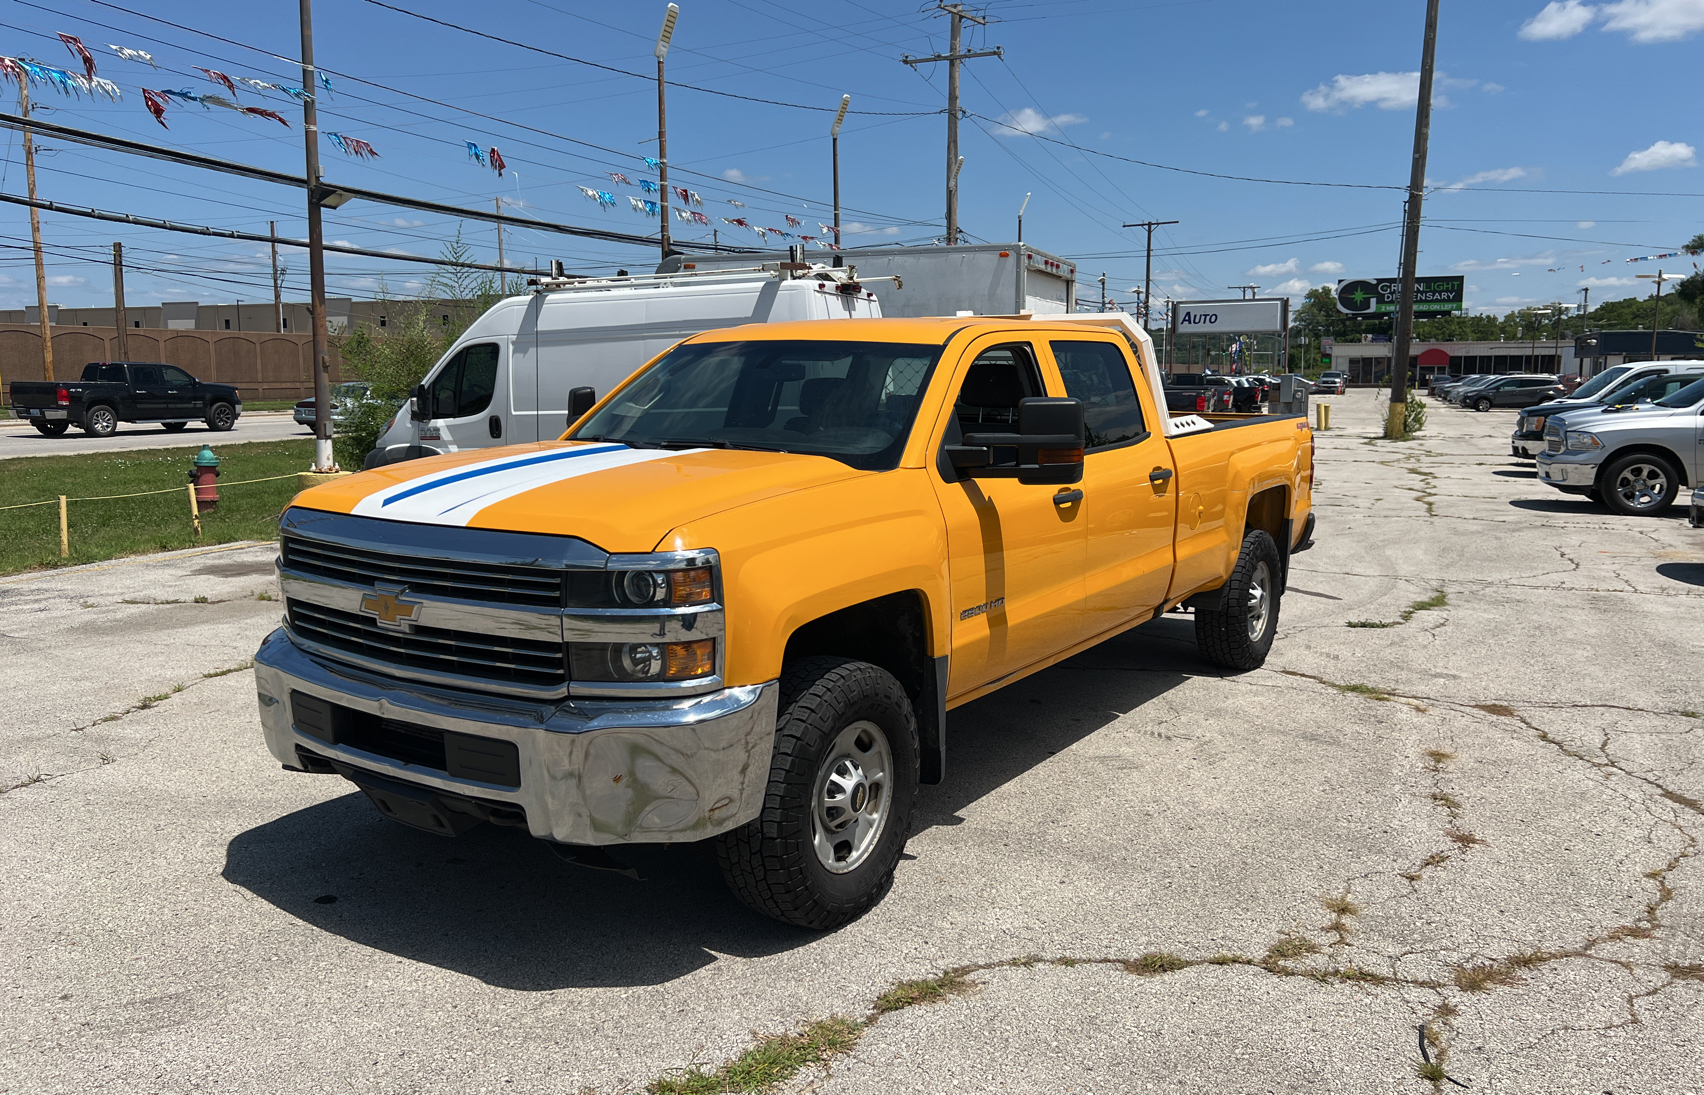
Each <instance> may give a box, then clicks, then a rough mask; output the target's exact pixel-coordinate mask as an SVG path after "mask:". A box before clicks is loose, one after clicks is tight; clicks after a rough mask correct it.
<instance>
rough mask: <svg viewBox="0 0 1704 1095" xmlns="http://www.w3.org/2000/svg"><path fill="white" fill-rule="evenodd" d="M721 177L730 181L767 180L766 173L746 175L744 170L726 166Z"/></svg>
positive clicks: (749, 181)
mask: <svg viewBox="0 0 1704 1095" xmlns="http://www.w3.org/2000/svg"><path fill="white" fill-rule="evenodd" d="M722 177H723V178H724V179H727V180H728V181H729V182H731V183H759V182H768V181H769V176H768V175H747V174H746V173H745V172H744V171H741V170H740V169H739V168H737V167H730V168H728V169H727V170H726V171H724V172H722Z"/></svg>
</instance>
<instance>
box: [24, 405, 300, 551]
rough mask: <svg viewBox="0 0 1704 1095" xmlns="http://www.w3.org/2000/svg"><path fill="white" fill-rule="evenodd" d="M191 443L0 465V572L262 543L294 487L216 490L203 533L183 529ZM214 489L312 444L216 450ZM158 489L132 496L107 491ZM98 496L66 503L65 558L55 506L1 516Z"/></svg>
mask: <svg viewBox="0 0 1704 1095" xmlns="http://www.w3.org/2000/svg"><path fill="white" fill-rule="evenodd" d="M200 450H201V445H200V443H195V444H189V445H185V446H184V447H183V448H174V449H141V450H136V451H130V452H115V453H111V454H98V453H84V454H79V455H71V456H30V457H21V458H18V459H13V460H0V574H16V573H18V572H19V571H25V570H35V569H39V568H43V567H57V566H75V565H77V564H79V563H95V562H100V561H102V560H105V559H114V558H118V557H120V556H124V555H139V554H143V553H146V552H152V551H174V550H177V549H180V548H188V547H197V546H200V545H205V544H220V543H228V542H230V541H232V540H270V539H273V538H274V537H276V536H277V535H278V515H279V514H280V513H281V512H283V509H284V507H285V506H286V505H288V504H289V502H290V499H291V498H292V497H294V496H295V494H296V491H297V489H298V488H297V486H296V481H295V480H294V479H293V478H282V479H276V480H274V481H272V482H266V483H247V484H245V485H241V486H237V485H233V486H231V487H230V488H229V489H226V488H224V487H223V486H222V487H221V489H220V492H219V493H220V501H219V505H218V507H217V508H215V509H214V510H212V511H211V512H209V513H204V514H202V516H201V527H202V537H201V539H199V540H197V539H196V538H195V529H194V527H193V525H191V523H190V516H189V498H188V495H187V493H186V492H185V489H184V488H185V487H187V485H188V483H189V469H190V461H191V460H192V459H193V458H194V456H195V454H196V453H197V452H199V451H200ZM213 451H214V453H215V454H216V455H217V456H218V457H219V473H220V481H221V483H231V484H237V483H239V482H241V481H243V480H249V479H266V478H268V477H271V476H288V475H289V474H290V473H292V472H298V471H302V470H304V469H306V468H307V467H308V465H309V464H310V463H312V461H313V439H312V438H302V439H299V440H289V441H262V442H251V443H249V444H244V445H230V446H219V445H215V446H214V448H213ZM143 491H164V492H165V493H161V494H152V495H148V494H144V495H142V496H140V497H135V498H108V497H107V496H110V495H121V494H132V493H137V492H143ZM61 494H63V495H65V496H67V497H69V498H73V499H75V498H97V497H99V498H102V499H103V500H102V501H89V502H75V501H73V502H71V503H70V507H69V517H68V522H67V523H68V525H69V529H70V546H71V554H70V556H69V557H68V558H63V559H62V558H60V555H59V511H58V506H57V505H50V506H35V507H32V508H29V509H14V510H6V509H4V507H6V506H9V505H22V504H24V503H28V502H39V501H41V500H42V499H44V498H50V499H55V500H57V496H59V495H61Z"/></svg>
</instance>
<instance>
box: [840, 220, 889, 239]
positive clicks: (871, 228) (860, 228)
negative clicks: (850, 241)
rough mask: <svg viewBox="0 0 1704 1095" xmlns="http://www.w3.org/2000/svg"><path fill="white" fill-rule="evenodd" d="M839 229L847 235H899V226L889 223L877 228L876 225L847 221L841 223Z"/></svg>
mask: <svg viewBox="0 0 1704 1095" xmlns="http://www.w3.org/2000/svg"><path fill="white" fill-rule="evenodd" d="M840 231H841V232H842V233H843V234H845V235H848V236H897V235H899V228H898V226H896V225H891V224H890V225H888V226H887V227H886V228H879V227H877V226H876V225H873V224H860V223H859V222H858V221H849V222H847V223H846V224H843V225H841V226H840Z"/></svg>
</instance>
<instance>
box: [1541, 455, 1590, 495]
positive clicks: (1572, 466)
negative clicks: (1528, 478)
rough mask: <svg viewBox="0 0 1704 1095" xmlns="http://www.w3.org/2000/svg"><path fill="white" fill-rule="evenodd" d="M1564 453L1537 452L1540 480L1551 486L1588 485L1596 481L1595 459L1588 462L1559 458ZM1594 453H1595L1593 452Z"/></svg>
mask: <svg viewBox="0 0 1704 1095" xmlns="http://www.w3.org/2000/svg"><path fill="white" fill-rule="evenodd" d="M1563 455H1564V454H1561V453H1549V452H1542V453H1539V454H1538V457H1537V464H1538V478H1539V480H1540V481H1541V482H1544V483H1549V484H1550V485H1551V486H1553V487H1590V486H1592V485H1594V484H1595V483H1596V482H1597V473H1598V464H1599V463H1601V462H1602V461H1601V460H1600V461H1597V462H1594V463H1590V464H1585V463H1580V462H1578V461H1577V460H1567V459H1560V457H1562V456H1563ZM1594 455H1595V454H1594Z"/></svg>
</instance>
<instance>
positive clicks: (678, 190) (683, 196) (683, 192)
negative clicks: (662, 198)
mask: <svg viewBox="0 0 1704 1095" xmlns="http://www.w3.org/2000/svg"><path fill="white" fill-rule="evenodd" d="M669 189H671V190H673V191H674V192H675V194H676V195H677V196H679V198H680V200H681V201H683V202H689V201H691V200H692V193H691V191H689V190H687V188H686V187H684V186H672V187H670V188H669Z"/></svg>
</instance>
